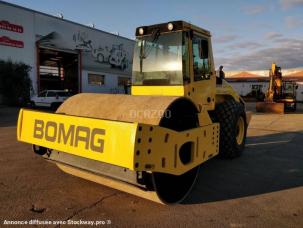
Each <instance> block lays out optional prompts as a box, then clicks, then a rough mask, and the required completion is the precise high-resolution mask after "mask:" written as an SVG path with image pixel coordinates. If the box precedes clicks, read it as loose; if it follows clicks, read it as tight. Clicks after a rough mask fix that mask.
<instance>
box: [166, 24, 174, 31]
mask: <svg viewBox="0 0 303 228" xmlns="http://www.w3.org/2000/svg"><path fill="white" fill-rule="evenodd" d="M167 28H168V30H169V31H171V30H173V29H174V24H173V23H168V24H167Z"/></svg>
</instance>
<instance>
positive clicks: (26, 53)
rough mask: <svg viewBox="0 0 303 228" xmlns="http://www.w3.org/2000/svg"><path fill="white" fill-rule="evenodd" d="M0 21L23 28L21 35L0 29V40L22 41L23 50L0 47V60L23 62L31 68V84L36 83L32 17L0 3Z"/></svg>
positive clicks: (26, 12)
mask: <svg viewBox="0 0 303 228" xmlns="http://www.w3.org/2000/svg"><path fill="white" fill-rule="evenodd" d="M0 21H8V22H9V23H10V24H15V25H20V26H22V27H23V33H18V32H13V31H8V30H5V29H0V38H1V37H2V38H3V37H8V38H9V39H12V40H17V41H22V42H23V44H24V46H23V48H17V47H12V46H4V45H0V59H2V60H8V59H11V60H12V61H16V62H24V63H26V64H28V65H30V66H31V67H32V70H31V71H30V77H31V79H32V80H33V82H34V81H36V74H35V72H36V68H35V66H36V57H35V56H36V55H35V35H34V34H35V33H34V15H33V14H32V13H29V12H28V11H25V10H22V9H19V8H16V7H12V6H10V5H6V4H3V3H1V2H0ZM34 86H35V84H34Z"/></svg>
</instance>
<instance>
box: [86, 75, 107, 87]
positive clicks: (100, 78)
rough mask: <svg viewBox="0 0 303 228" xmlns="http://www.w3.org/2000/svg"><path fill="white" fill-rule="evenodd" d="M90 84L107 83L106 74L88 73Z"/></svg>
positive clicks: (99, 84)
mask: <svg viewBox="0 0 303 228" xmlns="http://www.w3.org/2000/svg"><path fill="white" fill-rule="evenodd" d="M87 79H88V84H89V85H98V86H102V85H104V84H105V76H104V75H100V74H88V78H87Z"/></svg>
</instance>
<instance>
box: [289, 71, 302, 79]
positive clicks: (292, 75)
mask: <svg viewBox="0 0 303 228" xmlns="http://www.w3.org/2000/svg"><path fill="white" fill-rule="evenodd" d="M285 77H302V78H303V70H301V71H297V72H295V73H292V74H288V75H285Z"/></svg>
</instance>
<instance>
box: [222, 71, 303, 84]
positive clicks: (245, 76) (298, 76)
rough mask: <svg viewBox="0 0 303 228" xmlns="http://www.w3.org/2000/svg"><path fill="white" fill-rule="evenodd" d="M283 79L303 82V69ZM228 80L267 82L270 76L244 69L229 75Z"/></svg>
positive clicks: (284, 76)
mask: <svg viewBox="0 0 303 228" xmlns="http://www.w3.org/2000/svg"><path fill="white" fill-rule="evenodd" d="M283 79H284V80H287V81H298V82H303V70H301V71H297V72H295V73H291V74H287V75H283ZM226 80H227V81H228V82H267V81H269V77H268V76H260V75H257V74H253V73H250V72H246V71H242V72H240V73H237V74H234V75H231V76H229V77H227V78H226Z"/></svg>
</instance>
